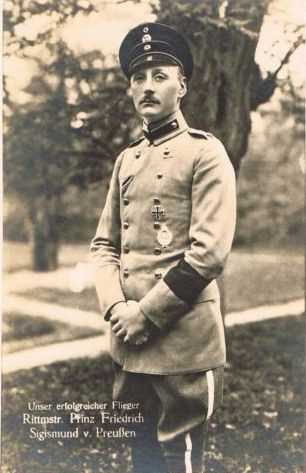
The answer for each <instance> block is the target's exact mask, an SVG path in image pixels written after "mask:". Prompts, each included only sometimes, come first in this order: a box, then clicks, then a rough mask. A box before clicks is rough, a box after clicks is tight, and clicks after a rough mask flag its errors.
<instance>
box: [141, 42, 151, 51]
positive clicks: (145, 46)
mask: <svg viewBox="0 0 306 473" xmlns="http://www.w3.org/2000/svg"><path fill="white" fill-rule="evenodd" d="M143 49H144V50H145V51H149V50H150V49H151V44H145V45H144V47H143Z"/></svg>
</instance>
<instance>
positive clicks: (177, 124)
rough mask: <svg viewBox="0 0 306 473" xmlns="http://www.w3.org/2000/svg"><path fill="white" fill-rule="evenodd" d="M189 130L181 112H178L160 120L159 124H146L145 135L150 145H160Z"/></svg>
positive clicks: (144, 125)
mask: <svg viewBox="0 0 306 473" xmlns="http://www.w3.org/2000/svg"><path fill="white" fill-rule="evenodd" d="M187 128H188V125H187V123H186V121H185V118H184V117H183V114H182V112H181V110H177V111H175V112H173V113H171V115H168V116H167V117H164V118H162V119H161V120H158V122H155V123H151V124H149V125H147V124H146V123H144V124H143V133H144V135H145V137H146V139H147V140H148V141H149V142H150V143H153V144H154V145H158V144H161V143H163V142H164V141H167V140H169V139H171V138H173V137H174V136H176V135H179V134H180V133H182V132H183V131H185V130H187Z"/></svg>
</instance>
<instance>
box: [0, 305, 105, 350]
mask: <svg viewBox="0 0 306 473" xmlns="http://www.w3.org/2000/svg"><path fill="white" fill-rule="evenodd" d="M98 334H99V335H100V334H101V331H98V330H94V329H92V328H89V327H75V326H71V325H68V324H65V323H62V322H58V321H54V320H49V319H45V318H44V317H29V316H27V315H22V314H15V313H9V314H8V313H6V314H3V317H2V350H3V353H11V352H15V351H18V350H24V349H27V348H33V347H36V346H38V345H50V344H51V343H59V342H64V341H68V340H76V339H79V338H85V337H92V336H95V335H98Z"/></svg>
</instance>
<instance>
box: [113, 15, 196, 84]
mask: <svg viewBox="0 0 306 473" xmlns="http://www.w3.org/2000/svg"><path fill="white" fill-rule="evenodd" d="M119 59H120V64H121V67H122V70H123V72H124V74H125V75H126V76H127V77H128V78H130V77H131V75H132V74H134V72H135V71H136V70H137V69H139V68H140V67H143V66H144V65H152V66H153V65H156V64H167V65H168V64H175V65H179V66H181V68H182V70H183V74H184V75H185V76H186V78H187V79H190V77H191V75H192V71H193V58H192V54H191V51H190V48H189V45H188V43H187V41H186V39H185V38H184V36H183V35H181V34H180V33H178V32H177V31H175V30H174V29H173V28H170V26H167V25H163V24H162V23H143V24H141V25H139V26H136V28H133V29H132V30H131V31H129V33H128V34H127V35H126V37H125V38H124V40H123V41H122V44H121V46H120V50H119Z"/></svg>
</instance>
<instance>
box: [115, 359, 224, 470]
mask: <svg viewBox="0 0 306 473" xmlns="http://www.w3.org/2000/svg"><path fill="white" fill-rule="evenodd" d="M114 373H115V377H114V387H113V400H116V401H123V402H131V403H139V412H140V413H141V414H142V415H143V418H144V422H142V423H137V424H133V429H134V430H135V433H136V436H135V437H134V438H132V439H131V452H132V462H133V469H134V473H204V471H205V467H204V449H205V439H206V434H207V427H208V422H209V418H210V417H211V415H212V414H213V411H214V409H215V408H216V407H217V406H218V405H219V404H220V403H221V400H222V390H223V367H222V366H221V367H218V368H215V369H213V370H210V371H203V372H197V373H187V374H179V375H151V374H142V373H131V372H126V371H123V370H122V368H121V366H119V365H117V364H116V363H114Z"/></svg>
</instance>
